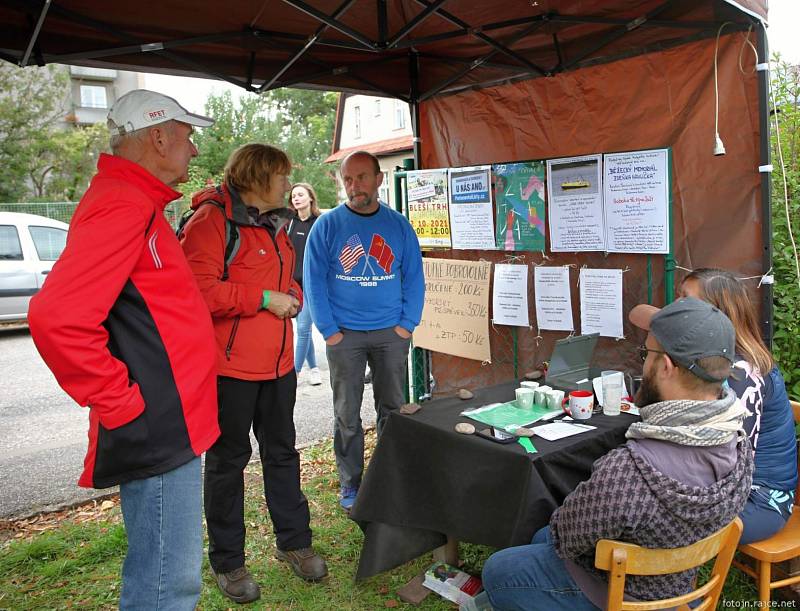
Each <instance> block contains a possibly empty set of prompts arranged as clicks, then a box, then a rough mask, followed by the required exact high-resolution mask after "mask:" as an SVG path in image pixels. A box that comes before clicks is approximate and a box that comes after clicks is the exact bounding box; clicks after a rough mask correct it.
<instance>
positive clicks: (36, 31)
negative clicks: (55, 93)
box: [19, 0, 51, 68]
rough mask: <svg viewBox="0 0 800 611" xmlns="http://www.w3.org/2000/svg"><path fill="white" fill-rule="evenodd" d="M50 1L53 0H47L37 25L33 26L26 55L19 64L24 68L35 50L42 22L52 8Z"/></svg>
mask: <svg viewBox="0 0 800 611" xmlns="http://www.w3.org/2000/svg"><path fill="white" fill-rule="evenodd" d="M50 2H51V0H45V2H44V6H43V7H42V10H41V12H40V13H39V19H38V21H37V22H36V27H34V28H33V34H32V35H31V39H30V41H28V48H27V49H25V55H23V56H22V61H21V62H19V65H20V66H21V67H22V68H24V67H25V66H27V65H28V59H30V57H31V52H32V51H33V46H34V45H35V44H36V41H37V40H38V38H39V32H40V31H41V29H42V24H43V23H44V18H45V17H47V11H48V10H49V9H50Z"/></svg>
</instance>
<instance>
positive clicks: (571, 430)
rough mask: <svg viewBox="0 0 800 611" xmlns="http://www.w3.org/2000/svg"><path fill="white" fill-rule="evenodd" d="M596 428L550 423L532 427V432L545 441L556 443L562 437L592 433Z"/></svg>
mask: <svg viewBox="0 0 800 611" xmlns="http://www.w3.org/2000/svg"><path fill="white" fill-rule="evenodd" d="M596 428H597V427H594V426H590V425H588V424H575V423H574V422H551V423H550V424H544V425H542V426H535V427H533V432H534V433H536V435H537V436H538V437H541V438H542V439H546V440H547V441H556V440H558V439H564V437H571V436H572V435H579V434H581V433H586V432H587V431H593V430H594V429H596Z"/></svg>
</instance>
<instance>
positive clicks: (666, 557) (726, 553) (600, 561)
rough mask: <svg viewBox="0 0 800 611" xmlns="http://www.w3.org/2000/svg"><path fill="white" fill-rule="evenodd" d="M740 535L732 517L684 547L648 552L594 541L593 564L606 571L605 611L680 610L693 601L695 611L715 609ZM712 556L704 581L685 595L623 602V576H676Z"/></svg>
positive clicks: (621, 544)
mask: <svg viewBox="0 0 800 611" xmlns="http://www.w3.org/2000/svg"><path fill="white" fill-rule="evenodd" d="M741 534H742V521H741V520H740V519H739V518H735V519H734V520H733V522H731V523H730V524H728V525H727V526H725V527H724V528H722V529H720V530H719V531H717V532H716V533H714V534H713V535H710V536H708V537H706V538H705V539H701V540H700V541H698V542H696V543H694V544H692V545H687V546H686V547H676V548H673V549H650V548H645V547H640V546H638V545H633V544H632V543H621V542H620V541H612V540H610V539H601V540H600V541H598V542H597V548H596V550H595V556H594V565H595V566H596V567H597V568H598V569H602V570H604V571H608V599H607V606H608V611H620V610H623V609H626V610H630V611H633V610H644V609H669V608H672V607H677V608H678V609H679V611H684V610H688V609H689V607H688V606H687V604H686V603H688V602H691V601H693V600H697V599H701V603H700V604H699V605H698V606H697V607H695V611H702V610H704V609H716V606H717V600H718V599H719V596H720V594H721V593H722V586H723V585H724V584H725V578H726V577H727V576H728V569H729V568H730V566H731V560H732V559H733V554H734V552H735V551H736V544H737V543H738V542H739V537H740V536H741ZM714 556H716V557H717V560H716V562H715V563H714V569H713V570H712V571H711V575H710V577H709V579H708V581H707V582H706V583H705V584H704V585H702V586H701V587H699V588H697V589H695V590H692V591H691V592H689V593H688V594H684V595H683V596H676V597H674V598H665V599H662V600H649V601H644V602H628V601H624V600H623V596H624V594H625V577H626V575H666V574H669V573H679V572H681V571H686V570H689V569H692V568H694V567H697V566H700V565H701V564H704V563H705V562H707V561H708V560H710V559H711V558H713V557H714Z"/></svg>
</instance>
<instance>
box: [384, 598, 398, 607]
mask: <svg viewBox="0 0 800 611" xmlns="http://www.w3.org/2000/svg"><path fill="white" fill-rule="evenodd" d="M383 606H384V607H389V608H390V609H394V608H395V607H399V606H400V603H399V602H397V601H396V600H395V599H394V598H390V599H389V600H387V601H386V602H385V603H383Z"/></svg>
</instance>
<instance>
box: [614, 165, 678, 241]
mask: <svg viewBox="0 0 800 611" xmlns="http://www.w3.org/2000/svg"><path fill="white" fill-rule="evenodd" d="M603 168H604V174H605V176H604V180H603V185H604V205H603V208H604V210H605V224H606V240H607V243H606V250H607V251H608V252H639V253H653V254H667V253H668V252H669V191H670V184H669V151H668V150H667V149H656V150H650V151H632V152H629V153H610V154H607V155H605V156H604V157H603Z"/></svg>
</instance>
